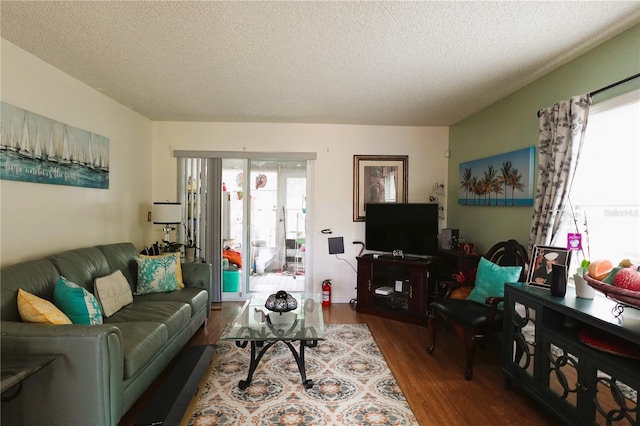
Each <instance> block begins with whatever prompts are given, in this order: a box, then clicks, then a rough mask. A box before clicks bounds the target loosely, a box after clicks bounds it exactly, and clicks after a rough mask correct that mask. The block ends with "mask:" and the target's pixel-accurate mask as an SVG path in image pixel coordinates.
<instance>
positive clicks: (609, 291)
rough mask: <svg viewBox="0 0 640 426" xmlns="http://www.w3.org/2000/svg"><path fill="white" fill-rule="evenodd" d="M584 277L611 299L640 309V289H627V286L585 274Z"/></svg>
mask: <svg viewBox="0 0 640 426" xmlns="http://www.w3.org/2000/svg"><path fill="white" fill-rule="evenodd" d="M584 279H585V280H586V281H587V283H589V285H590V286H591V287H593V288H595V289H596V290H598V291H599V292H601V293H603V294H604V295H605V296H607V297H608V298H609V299H612V300H614V301H616V302H618V303H621V304H623V305H628V306H632V307H634V308H638V309H640V291H633V290H627V289H625V288H620V287H616V286H614V285H612V284H607V283H603V282H602V281H598V280H596V279H594V278H592V277H590V276H589V274H584Z"/></svg>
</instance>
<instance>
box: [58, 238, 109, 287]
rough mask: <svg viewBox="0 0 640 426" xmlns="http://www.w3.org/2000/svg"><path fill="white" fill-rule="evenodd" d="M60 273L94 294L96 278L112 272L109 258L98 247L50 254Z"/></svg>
mask: <svg viewBox="0 0 640 426" xmlns="http://www.w3.org/2000/svg"><path fill="white" fill-rule="evenodd" d="M48 259H50V260H51V261H52V262H53V264H54V265H55V266H56V268H57V269H58V271H59V272H60V275H62V276H63V277H65V278H67V279H68V280H69V281H71V282H73V283H75V284H77V285H79V286H80V287H82V288H84V289H86V290H87V291H88V292H89V293H91V294H93V293H94V289H93V284H94V281H95V279H96V278H99V277H104V276H105V275H108V274H110V273H112V272H113V271H114V270H112V269H111V268H110V267H109V263H108V262H107V258H106V257H104V254H102V251H100V249H98V248H97V247H88V248H81V249H77V250H70V251H65V252H62V253H58V254H54V255H52V256H49V257H48Z"/></svg>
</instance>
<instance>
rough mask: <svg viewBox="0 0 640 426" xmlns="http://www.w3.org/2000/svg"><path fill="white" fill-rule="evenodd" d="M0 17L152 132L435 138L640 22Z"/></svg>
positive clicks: (216, 10) (385, 8)
mask: <svg viewBox="0 0 640 426" xmlns="http://www.w3.org/2000/svg"><path fill="white" fill-rule="evenodd" d="M0 8H1V9H0V14H1V22H0V24H1V34H2V37H3V38H4V39H6V40H8V41H10V42H12V43H14V44H16V45H17V46H19V47H21V48H22V49H24V50H26V51H28V52H31V53H32V54H34V55H35V56H37V57H39V58H41V59H42V60H44V61H46V62H48V63H50V64H51V65H53V66H55V67H56V68H59V69H60V70H62V71H64V72H66V73H68V74H70V75H71V76H73V77H75V78H77V79H78V80H80V81H83V82H85V83H86V84H88V85H89V86H92V87H94V88H96V89H98V90H100V91H101V92H103V93H104V94H105V95H107V96H109V97H111V98H113V99H115V100H116V101H118V102H120V103H122V104H123V105H126V106H128V107H130V108H131V109H133V110H135V111H137V112H139V113H140V114H142V115H144V116H146V117H148V118H150V119H151V120H155V121H166V120H177V121H230V122H289V123H345V124H379V125H409V126H448V125H451V124H454V123H456V122H457V121H459V120H461V119H463V118H465V117H467V116H469V115H471V114H473V113H475V112H477V111H479V110H481V109H482V108H484V107H486V106H487V105H489V104H491V103H493V102H495V101H496V100H498V99H500V98H503V97H504V96H506V95H508V94H509V93H511V92H513V91H515V90H517V89H519V88H521V87H523V86H524V85H526V84H528V83H530V82H532V81H534V80H536V79H537V78H539V77H541V76H542V75H544V74H546V73H548V72H549V71H551V70H553V69H555V68H557V67H558V66H560V65H562V64H564V63H566V62H568V61H570V60H571V59H573V58H575V57H577V56H579V55H580V54H582V53H584V52H586V51H588V50H590V49H592V48H593V47H595V46H597V45H598V44H601V43H602V42H604V41H606V40H607V39H609V38H611V37H612V36H614V35H616V34H618V33H620V32H621V31H623V30H626V29H628V28H630V27H631V26H633V25H635V24H637V23H639V22H640V2H638V1H630V2H618V1H599V2H580V1H578V2H575V1H574V2H560V1H557V2H533V1H532V2H441V1H430V2H427V1H423V2H420V1H418V2H212V1H199V2H198V1H161V2H157V1H151V2H149V1H131V2H124V1H116V2H111V1H102V2H94V1H88V2H65V1H44V2H36V1H33V2H27V1H17V2H13V1H6V0H3V1H2V2H0ZM594 89H597V88H594Z"/></svg>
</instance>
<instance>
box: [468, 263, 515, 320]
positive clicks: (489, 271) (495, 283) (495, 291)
mask: <svg viewBox="0 0 640 426" xmlns="http://www.w3.org/2000/svg"><path fill="white" fill-rule="evenodd" d="M520 272H522V266H500V265H496V264H495V263H493V262H491V261H489V260H487V259H485V258H484V257H481V258H480V264H479V265H478V272H477V273H476V284H475V286H474V287H473V290H471V293H469V296H468V297H467V300H473V301H474V302H478V303H482V304H483V305H484V304H485V300H487V297H490V296H494V297H504V283H515V282H517V281H518V278H520ZM502 305H503V304H502V303H500V304H499V305H498V308H500V309H502Z"/></svg>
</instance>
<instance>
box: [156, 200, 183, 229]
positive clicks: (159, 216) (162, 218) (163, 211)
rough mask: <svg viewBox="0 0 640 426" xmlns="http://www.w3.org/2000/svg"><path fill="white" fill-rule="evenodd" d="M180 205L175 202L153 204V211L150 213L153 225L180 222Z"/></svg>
mask: <svg viewBox="0 0 640 426" xmlns="http://www.w3.org/2000/svg"><path fill="white" fill-rule="evenodd" d="M180 207H181V206H180V203H176V202H169V201H164V202H154V203H153V211H152V213H151V215H152V217H153V223H157V224H170V223H181V222H182V209H181V208H180Z"/></svg>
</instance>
